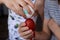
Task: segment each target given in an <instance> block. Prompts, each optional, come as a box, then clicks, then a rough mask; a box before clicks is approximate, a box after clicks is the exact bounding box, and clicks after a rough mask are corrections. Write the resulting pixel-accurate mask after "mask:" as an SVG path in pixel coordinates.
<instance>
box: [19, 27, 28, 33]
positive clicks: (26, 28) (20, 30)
mask: <svg viewBox="0 0 60 40" xmlns="http://www.w3.org/2000/svg"><path fill="white" fill-rule="evenodd" d="M27 30H29V28H28V27H22V28H20V29H19V32H24V31H27Z"/></svg>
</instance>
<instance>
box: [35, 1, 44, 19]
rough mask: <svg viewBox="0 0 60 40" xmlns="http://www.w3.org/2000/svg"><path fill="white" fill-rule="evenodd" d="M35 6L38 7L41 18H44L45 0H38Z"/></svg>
mask: <svg viewBox="0 0 60 40" xmlns="http://www.w3.org/2000/svg"><path fill="white" fill-rule="evenodd" d="M36 6H37V7H36ZM35 7H36V9H37V11H38V13H39V15H40V17H41V19H42V20H43V16H44V0H36V3H35Z"/></svg>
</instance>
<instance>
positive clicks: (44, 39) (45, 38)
mask: <svg viewBox="0 0 60 40" xmlns="http://www.w3.org/2000/svg"><path fill="white" fill-rule="evenodd" d="M47 23H48V20H46V19H44V24H43V30H42V31H41V32H36V35H35V37H36V40H49V38H50V31H49V28H48V27H47Z"/></svg>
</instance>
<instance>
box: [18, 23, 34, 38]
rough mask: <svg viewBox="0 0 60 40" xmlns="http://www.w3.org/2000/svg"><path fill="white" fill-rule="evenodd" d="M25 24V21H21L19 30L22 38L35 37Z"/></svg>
mask: <svg viewBox="0 0 60 40" xmlns="http://www.w3.org/2000/svg"><path fill="white" fill-rule="evenodd" d="M25 25H26V24H25V23H21V25H20V26H19V30H18V32H19V33H20V36H21V37H22V38H24V39H30V38H31V37H33V32H32V30H30V29H29V28H28V27H27V26H25Z"/></svg>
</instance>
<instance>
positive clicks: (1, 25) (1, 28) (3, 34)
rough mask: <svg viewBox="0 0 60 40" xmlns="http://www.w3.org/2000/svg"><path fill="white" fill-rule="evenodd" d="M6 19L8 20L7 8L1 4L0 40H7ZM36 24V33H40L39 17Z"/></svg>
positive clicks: (40, 23) (40, 22)
mask: <svg viewBox="0 0 60 40" xmlns="http://www.w3.org/2000/svg"><path fill="white" fill-rule="evenodd" d="M7 19H8V8H7V7H6V6H5V5H3V4H2V5H0V40H6V39H7V38H8V24H7ZM36 23H37V25H36V26H37V27H36V31H41V30H42V20H41V18H40V16H39V15H38V18H37V21H36Z"/></svg>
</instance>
